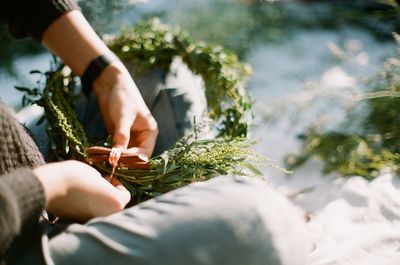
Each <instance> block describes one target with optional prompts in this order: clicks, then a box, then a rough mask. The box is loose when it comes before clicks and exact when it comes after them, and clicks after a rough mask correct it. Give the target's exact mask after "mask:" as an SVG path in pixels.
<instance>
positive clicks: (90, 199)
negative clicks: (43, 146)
mask: <svg viewBox="0 0 400 265" xmlns="http://www.w3.org/2000/svg"><path fill="white" fill-rule="evenodd" d="M34 173H35V174H36V176H37V177H38V178H39V180H40V182H41V183H42V185H43V187H44V190H45V195H46V200H47V210H48V211H49V212H51V213H52V214H54V215H56V216H58V217H60V218H62V219H67V220H71V221H80V222H83V221H87V220H89V219H91V218H94V217H98V216H106V215H109V214H112V213H115V212H118V211H121V210H123V209H124V207H125V206H126V204H127V203H128V202H129V200H130V193H129V192H128V191H127V190H126V189H125V188H124V187H122V186H117V187H114V186H113V185H112V184H111V183H109V182H108V181H107V180H105V179H104V178H103V177H102V176H101V175H100V173H99V172H98V171H97V170H95V169H94V168H92V167H91V166H89V165H87V164H84V163H82V162H78V161H72V160H71V161H64V162H57V163H51V164H47V165H44V166H41V167H38V168H36V169H34Z"/></svg>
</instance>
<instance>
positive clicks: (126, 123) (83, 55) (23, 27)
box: [0, 0, 158, 156]
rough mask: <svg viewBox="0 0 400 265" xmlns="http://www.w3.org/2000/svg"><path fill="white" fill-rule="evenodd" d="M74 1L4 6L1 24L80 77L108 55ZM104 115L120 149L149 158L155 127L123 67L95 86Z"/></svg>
mask: <svg viewBox="0 0 400 265" xmlns="http://www.w3.org/2000/svg"><path fill="white" fill-rule="evenodd" d="M78 9H79V7H78V6H77V5H76V2H75V1H74V0H3V1H0V21H1V22H3V23H6V24H8V26H9V28H10V31H11V32H12V33H13V35H14V36H15V37H25V36H31V37H33V38H35V39H36V40H39V41H41V43H42V44H43V45H44V46H45V47H47V48H48V49H49V50H51V51H52V52H53V53H55V54H56V55H57V56H59V57H60V58H61V59H62V60H63V61H64V62H65V63H66V64H67V65H68V66H70V67H71V69H72V70H73V72H74V73H75V74H77V75H82V74H83V73H84V71H85V69H86V67H87V66H88V65H89V63H90V62H91V61H92V60H93V59H94V58H96V57H98V56H99V55H101V54H104V53H108V52H109V50H108V48H107V47H106V46H105V44H104V43H103V42H102V41H101V39H100V38H99V37H98V36H97V34H96V33H95V32H94V31H93V29H92V28H91V27H90V25H89V24H88V22H87V21H86V19H85V18H84V17H83V15H82V14H81V12H80V11H79V10H78ZM93 90H94V92H95V94H96V95H97V97H98V101H99V105H100V110H101V112H102V114H103V118H104V122H105V125H106V128H107V130H108V132H109V133H110V134H111V135H113V139H114V143H115V146H116V147H123V148H127V147H132V148H131V149H132V150H131V151H133V152H138V153H144V154H146V155H147V156H150V155H151V154H152V152H153V149H154V145H155V141H156V138H157V134H158V129H157V123H156V121H155V119H154V118H153V117H152V115H151V113H150V111H149V109H148V108H147V106H146V104H145V103H144V101H143V99H142V97H141V95H140V93H139V90H138V89H137V87H136V85H135V83H134V81H133V80H132V78H131V76H130V75H129V73H128V71H127V70H126V68H125V67H124V66H123V65H122V63H121V62H119V61H116V62H115V63H113V64H112V65H110V66H109V67H107V68H106V69H105V70H104V71H103V72H102V74H101V75H100V76H99V77H98V78H97V79H96V80H95V82H94V83H93Z"/></svg>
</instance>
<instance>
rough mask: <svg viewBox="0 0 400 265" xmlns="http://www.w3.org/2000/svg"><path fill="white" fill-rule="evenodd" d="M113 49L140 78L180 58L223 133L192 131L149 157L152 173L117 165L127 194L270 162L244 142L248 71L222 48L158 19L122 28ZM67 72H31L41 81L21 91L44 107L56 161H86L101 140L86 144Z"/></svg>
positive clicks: (139, 196) (245, 171)
mask: <svg viewBox="0 0 400 265" xmlns="http://www.w3.org/2000/svg"><path fill="white" fill-rule="evenodd" d="M109 45H110V47H111V48H112V49H113V50H114V51H115V52H116V53H117V55H118V56H120V58H121V59H122V60H124V61H125V62H126V63H128V64H134V65H135V66H137V68H136V71H137V72H139V73H144V72H145V71H148V70H150V69H152V68H153V67H161V68H164V69H165V70H168V69H169V65H170V64H171V62H172V59H173V57H174V56H180V57H181V58H182V60H183V61H184V62H186V64H187V65H188V66H189V68H190V69H191V70H192V71H193V72H195V73H197V74H199V75H201V76H202V77H203V79H204V82H205V85H206V91H205V93H206V96H207V101H208V104H209V109H210V116H211V117H212V118H214V120H215V121H217V122H218V123H217V126H218V127H217V129H219V130H220V135H219V137H217V138H215V139H208V138H201V137H199V135H200V134H201V130H199V128H198V127H197V126H195V127H196V128H195V131H194V133H193V135H189V136H186V137H184V138H182V139H180V140H179V141H178V142H177V143H176V144H175V145H174V146H173V147H171V148H170V149H169V150H167V151H165V152H164V153H163V154H161V155H159V156H157V157H154V158H152V159H150V161H149V165H150V169H146V170H144V169H136V168H122V167H118V168H116V170H115V176H116V177H118V178H119V179H120V180H121V182H122V183H123V184H124V185H125V186H126V187H127V188H128V189H129V190H130V192H131V193H132V194H133V197H134V198H135V202H136V203H138V202H140V201H143V200H145V199H148V198H151V197H154V196H156V195H158V194H160V193H164V192H167V191H169V190H172V189H175V188H178V187H181V186H184V185H187V184H189V183H191V182H193V181H202V180H206V179H209V178H211V177H215V176H218V175H227V174H240V175H250V174H256V175H259V174H261V173H260V172H259V171H258V170H257V168H256V167H257V166H259V165H262V164H265V162H266V159H265V158H264V157H263V156H262V155H260V154H258V153H256V152H255V151H253V150H252V148H251V147H252V143H250V142H249V141H247V140H246V139H245V136H246V135H247V128H248V125H247V120H246V119H245V114H246V112H247V111H249V110H250V108H251V104H250V101H249V98H248V96H247V95H246V93H245V91H244V87H243V78H244V77H245V76H246V75H247V74H248V72H249V71H248V69H247V67H246V66H244V65H242V64H241V63H240V62H239V61H238V59H237V57H236V56H235V55H234V54H232V53H230V52H227V51H225V50H224V49H222V48H221V47H213V46H209V45H206V44H194V43H192V42H191V41H190V39H189V38H188V37H187V36H185V35H184V34H182V33H180V32H179V31H176V30H174V29H172V28H169V27H167V26H165V25H162V24H160V23H159V22H157V21H155V20H153V21H150V22H149V23H142V24H140V25H139V26H138V27H136V28H134V29H133V30H132V31H125V32H124V33H122V34H121V35H120V36H119V37H117V38H115V39H113V41H112V42H110V43H109ZM68 69H69V68H68V67H64V66H63V65H62V64H59V63H57V61H56V62H55V66H54V67H53V69H51V70H50V71H48V72H46V73H40V72H38V71H32V72H31V73H32V74H40V76H41V79H44V82H43V81H42V82H38V87H35V88H26V87H16V89H17V90H19V91H22V92H24V93H25V95H24V97H23V104H24V105H26V104H38V105H40V106H42V107H43V108H44V111H45V119H46V120H47V123H48V130H47V131H48V135H49V138H50V141H51V149H52V150H53V152H54V155H55V156H54V160H64V159H71V158H73V159H77V160H81V161H86V159H87V148H88V147H89V146H91V145H94V144H95V143H98V139H87V137H86V134H85V132H84V129H83V126H82V124H81V123H80V122H79V120H78V117H77V114H76V113H75V111H74V107H73V101H74V97H75V91H76V88H77V83H76V82H74V76H73V75H72V74H71V71H68ZM41 120H43V119H41ZM108 140H109V139H103V140H102V143H104V145H106V144H107V143H108ZM108 144H109V143H108ZM93 166H94V167H96V168H97V169H99V170H100V171H101V172H102V173H103V174H104V175H107V174H110V173H111V172H112V171H113V169H112V168H111V166H110V165H108V164H107V163H105V162H104V163H97V164H93Z"/></svg>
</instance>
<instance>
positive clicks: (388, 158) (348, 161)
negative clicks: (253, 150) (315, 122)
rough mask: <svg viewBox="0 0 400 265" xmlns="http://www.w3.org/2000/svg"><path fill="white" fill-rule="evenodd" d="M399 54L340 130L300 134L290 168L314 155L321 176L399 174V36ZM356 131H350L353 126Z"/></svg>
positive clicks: (399, 40)
mask: <svg viewBox="0 0 400 265" xmlns="http://www.w3.org/2000/svg"><path fill="white" fill-rule="evenodd" d="M395 38H396V41H397V44H398V51H397V54H396V56H395V57H393V58H388V59H387V60H386V61H385V62H384V64H383V67H382V70H381V72H380V73H379V75H378V76H377V77H375V78H373V79H372V80H371V81H370V83H369V86H370V88H371V91H370V93H366V94H364V95H363V97H362V98H361V99H360V102H359V105H362V106H360V107H361V108H362V110H363V111H362V112H357V113H355V112H350V113H349V114H348V116H347V118H346V120H345V121H344V123H343V124H342V126H339V128H336V129H331V130H327V129H324V128H317V127H316V126H314V127H311V128H309V129H308V131H306V132H305V134H304V135H302V137H301V138H302V141H303V149H302V151H301V154H298V155H289V156H288V157H287V163H288V165H289V166H290V168H295V167H298V166H300V165H302V164H303V163H304V162H306V161H307V160H308V159H309V158H311V157H313V156H317V157H319V158H320V159H321V160H322V161H323V162H324V169H323V171H324V173H331V172H338V173H339V174H341V175H343V176H353V175H358V176H363V177H365V178H367V179H373V178H375V177H377V176H378V175H380V174H382V173H383V172H385V171H390V172H394V173H396V174H400V36H399V35H395ZM351 125H353V127H354V125H356V126H357V127H358V126H359V127H358V128H356V130H354V131H352V129H353V128H352V126H351Z"/></svg>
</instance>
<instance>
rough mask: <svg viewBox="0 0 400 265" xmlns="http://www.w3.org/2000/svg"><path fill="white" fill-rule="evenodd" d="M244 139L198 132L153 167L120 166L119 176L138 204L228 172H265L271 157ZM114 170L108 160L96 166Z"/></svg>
mask: <svg viewBox="0 0 400 265" xmlns="http://www.w3.org/2000/svg"><path fill="white" fill-rule="evenodd" d="M252 145H253V144H252V143H250V142H249V141H248V140H246V139H243V138H236V139H232V138H223V137H219V138H215V139H198V138H196V137H195V135H194V134H192V135H189V136H186V137H183V138H181V139H180V140H179V141H178V142H177V143H176V144H175V145H174V146H173V147H171V148H170V149H168V150H167V151H165V152H164V153H163V154H161V155H159V156H156V157H154V158H152V159H151V160H150V161H149V163H150V168H151V169H150V170H143V169H133V168H117V170H116V171H115V176H117V177H118V178H119V180H120V181H121V182H122V183H123V184H124V185H125V187H127V189H128V190H129V191H130V192H131V193H132V194H133V195H134V196H133V197H134V199H135V203H138V202H140V201H142V200H145V199H148V198H151V197H154V196H157V195H158V194H162V193H165V192H167V191H170V190H173V189H176V188H179V187H182V186H185V185H187V184H190V183H193V182H196V181H204V180H207V179H210V178H212V177H216V176H220V175H228V174H237V175H261V172H260V171H258V169H257V166H262V165H265V164H266V162H267V160H266V158H265V157H263V156H262V155H260V154H259V153H257V152H255V151H253V150H252V148H251V147H252ZM94 166H95V167H96V168H98V169H99V170H100V171H101V172H105V173H108V174H109V173H111V171H112V169H111V167H110V166H109V165H107V164H106V163H104V164H101V165H98V164H97V165H94Z"/></svg>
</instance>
